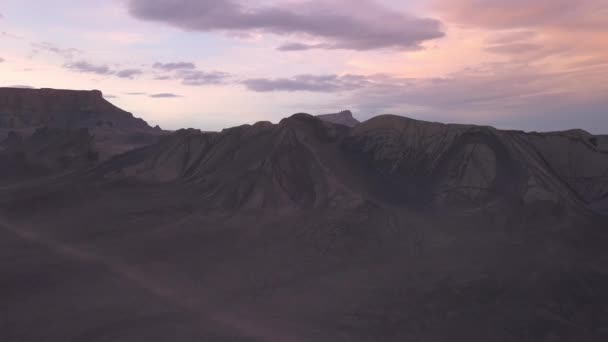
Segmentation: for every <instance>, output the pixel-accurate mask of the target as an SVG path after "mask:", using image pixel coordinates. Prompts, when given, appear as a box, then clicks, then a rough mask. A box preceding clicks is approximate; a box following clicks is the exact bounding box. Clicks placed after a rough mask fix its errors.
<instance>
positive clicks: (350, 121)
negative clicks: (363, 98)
mask: <svg viewBox="0 0 608 342" xmlns="http://www.w3.org/2000/svg"><path fill="white" fill-rule="evenodd" d="M317 117H318V118H319V119H321V120H323V121H327V122H331V123H335V124H338V125H344V126H348V127H355V126H356V125H358V124H359V120H357V119H355V118H354V117H353V113H352V112H351V111H350V110H345V111H341V112H340V113H335V114H323V115H317Z"/></svg>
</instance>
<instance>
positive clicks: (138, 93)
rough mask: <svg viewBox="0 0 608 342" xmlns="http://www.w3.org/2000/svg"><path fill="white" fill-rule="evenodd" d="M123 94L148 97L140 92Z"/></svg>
mask: <svg viewBox="0 0 608 342" xmlns="http://www.w3.org/2000/svg"><path fill="white" fill-rule="evenodd" d="M125 94H126V95H133V96H139V95H148V94H147V93H140V92H133V93H125Z"/></svg>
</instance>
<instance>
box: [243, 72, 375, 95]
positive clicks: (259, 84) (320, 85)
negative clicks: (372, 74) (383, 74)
mask: <svg viewBox="0 0 608 342" xmlns="http://www.w3.org/2000/svg"><path fill="white" fill-rule="evenodd" d="M242 83H243V85H245V86H246V87H247V88H248V89H249V90H252V91H255V92H271V91H287V92H295V91H309V92H340V91H350V90H355V89H360V88H363V87H364V86H365V85H367V83H368V79H367V78H366V77H364V76H358V75H345V76H338V75H298V76H295V77H292V78H275V79H269V78H254V79H248V80H245V81H243V82H242Z"/></svg>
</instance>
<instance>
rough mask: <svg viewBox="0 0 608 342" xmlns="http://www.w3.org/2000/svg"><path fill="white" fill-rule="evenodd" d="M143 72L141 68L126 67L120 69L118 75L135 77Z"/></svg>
mask: <svg viewBox="0 0 608 342" xmlns="http://www.w3.org/2000/svg"><path fill="white" fill-rule="evenodd" d="M141 74H143V71H141V70H140V69H124V70H120V71H118V72H116V76H118V77H120V78H129V79H131V78H133V77H135V76H139V75H141Z"/></svg>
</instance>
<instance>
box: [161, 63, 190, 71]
mask: <svg viewBox="0 0 608 342" xmlns="http://www.w3.org/2000/svg"><path fill="white" fill-rule="evenodd" d="M152 67H153V68H154V69H160V70H163V71H175V70H193V69H196V65H194V63H190V62H175V63H158V62H157V63H154V65H152Z"/></svg>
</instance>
